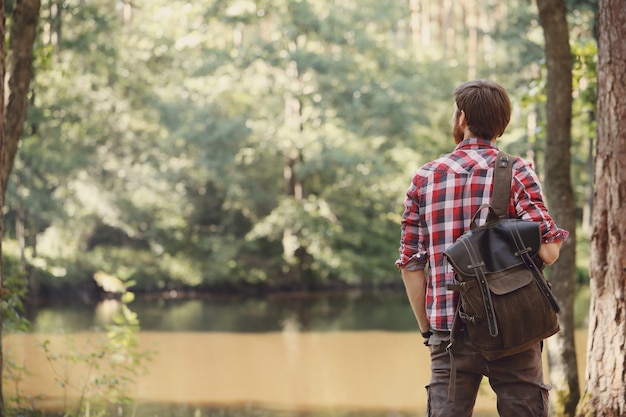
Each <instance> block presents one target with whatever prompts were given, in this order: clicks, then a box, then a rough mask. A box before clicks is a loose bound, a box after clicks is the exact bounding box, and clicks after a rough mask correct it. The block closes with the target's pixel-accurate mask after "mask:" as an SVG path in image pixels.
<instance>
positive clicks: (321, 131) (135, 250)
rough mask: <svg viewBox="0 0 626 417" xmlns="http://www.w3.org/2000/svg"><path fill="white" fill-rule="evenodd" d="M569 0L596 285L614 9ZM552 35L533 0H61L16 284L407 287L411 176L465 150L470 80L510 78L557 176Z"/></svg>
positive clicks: (28, 166) (51, 36) (25, 145)
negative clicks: (603, 68)
mask: <svg viewBox="0 0 626 417" xmlns="http://www.w3.org/2000/svg"><path fill="white" fill-rule="evenodd" d="M567 7H568V12H567V16H568V23H569V28H570V45H571V49H572V54H573V60H574V66H573V78H574V81H573V97H574V104H573V114H572V166H571V168H570V172H571V178H572V183H573V187H574V193H575V199H576V215H577V224H578V228H579V231H578V233H577V239H578V245H577V247H578V249H577V253H578V256H577V271H578V272H577V278H576V280H577V282H578V283H579V284H586V283H587V282H588V261H589V256H588V247H589V243H588V240H589V227H590V226H589V225H590V210H591V201H592V195H593V192H592V183H593V149H594V145H595V144H594V140H595V130H596V125H595V110H594V109H595V102H596V74H595V71H596V69H595V64H596V54H597V41H596V38H595V36H596V34H595V33H594V30H595V27H596V7H597V5H596V4H595V2H594V1H593V0H590V1H568V2H567ZM7 15H9V14H8V13H7ZM7 24H8V25H9V26H10V22H8V23H7ZM543 39H544V38H543V32H542V28H541V26H540V24H539V21H538V16H537V11H536V6H535V5H534V4H533V2H529V1H524V0H513V1H502V0H464V1H461V2H454V1H452V0H446V1H429V0H405V1H400V2H380V1H350V0H316V1H306V0H297V1H295V0H293V1H292V0H271V1H270V0H232V1H224V0H197V1H194V2H188V1H180V0H150V1H143V2H142V1H132V2H131V1H130V0H43V1H42V2H41V13H40V17H39V25H38V31H37V38H36V40H35V45H34V62H33V70H34V74H33V79H32V81H31V92H30V94H29V96H28V114H27V118H26V123H25V127H24V132H23V136H22V139H21V142H20V148H19V152H18V154H17V157H16V159H15V163H14V167H13V170H12V173H11V177H10V180H9V183H8V187H7V194H6V200H5V207H4V240H3V252H4V274H5V280H6V281H7V282H16V283H24V285H26V287H27V288H26V289H27V290H28V294H29V296H30V297H32V298H45V297H47V296H59V295H60V294H64V295H69V296H75V295H76V294H81V295H83V296H86V297H88V298H90V297H94V294H96V293H97V291H109V292H110V291H113V292H114V291H115V287H114V283H115V282H118V281H121V282H123V283H125V284H128V285H130V284H131V283H132V284H133V285H134V287H133V291H135V292H138V293H141V292H166V291H172V290H176V291H188V292H197V291H214V292H242V291H243V292H265V291H278V290H280V291H296V290H298V291H302V290H318V289H329V288H333V289H336V288H346V287H360V288H381V287H388V286H398V285H400V286H401V285H402V284H401V280H400V278H399V274H398V272H397V270H396V267H395V266H394V261H395V259H396V257H397V248H398V244H399V231H400V215H401V212H402V201H403V198H404V193H405V191H406V189H407V187H408V185H409V181H410V178H411V175H412V173H413V171H414V170H415V169H416V168H417V167H419V166H420V165H421V164H422V163H424V162H426V161H428V160H429V159H432V158H434V157H437V156H439V155H441V154H444V153H446V152H449V151H451V150H452V148H453V145H454V142H453V140H452V137H451V133H450V129H451V125H450V123H451V121H450V120H451V115H452V98H451V97H452V90H453V89H454V87H455V86H456V85H458V84H460V83H461V82H463V81H465V80H467V79H473V78H489V79H493V80H496V81H498V82H499V83H501V84H502V85H503V86H504V87H505V88H506V89H507V90H508V92H509V94H510V96H511V100H512V104H513V109H514V113H513V118H512V121H511V125H510V126H509V128H508V129H507V131H506V132H505V134H504V136H503V137H502V138H500V139H499V140H498V144H499V146H500V147H501V148H502V149H504V150H506V151H508V152H509V153H515V154H518V155H522V156H523V157H524V158H526V159H529V160H531V161H533V163H534V166H535V168H536V170H537V172H538V174H539V176H540V178H543V176H544V175H545V172H544V170H543V165H544V161H545V158H549V157H550V155H546V153H545V143H546V130H545V125H546V115H545V102H546V63H545V57H544V51H543V46H544V45H543V42H544V40H543ZM566 174H567V170H566V169H564V170H563V175H566ZM547 198H548V205H549V204H550V196H547ZM15 285H18V284H15Z"/></svg>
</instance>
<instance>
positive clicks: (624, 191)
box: [576, 0, 626, 417]
mask: <svg viewBox="0 0 626 417" xmlns="http://www.w3.org/2000/svg"><path fill="white" fill-rule="evenodd" d="M625 37H626V2H624V1H623V0H600V2H599V8H598V66H597V74H598V101H597V120H598V127H597V141H596V162H595V195H594V207H593V217H592V219H593V220H592V235H591V259H590V263H591V265H590V270H589V272H590V291H591V307H590V312H589V337H588V342H587V380H586V387H585V394H584V396H583V399H582V401H581V404H580V405H579V408H578V409H577V413H576V414H577V415H578V416H597V417H603V416H606V417H613V416H623V415H625V414H626V350H624V345H626V297H625V296H624V293H625V291H626V263H625V258H624V253H626V206H625V205H624V199H625V198H626V161H625V160H624V155H626V141H625V140H624V137H625V136H626V83H624V72H625V71H626V42H624V38H625Z"/></svg>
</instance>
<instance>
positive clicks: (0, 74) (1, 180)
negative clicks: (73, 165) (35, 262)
mask: <svg viewBox="0 0 626 417" xmlns="http://www.w3.org/2000/svg"><path fill="white" fill-rule="evenodd" d="M5 7H6V4H5V1H4V0H0V39H5V36H6V25H5V23H6V16H5V14H4V10H5ZM4 44H5V43H4V42H0V80H4V72H5V71H4V55H5V48H4ZM4 115H5V112H4V83H0V163H2V166H1V167H0V295H1V294H2V292H3V289H4V282H3V277H4V275H3V270H2V240H3V239H2V236H3V229H2V218H3V210H2V208H3V207H4V195H5V192H4V191H5V190H6V183H7V177H6V176H5V175H4V163H3V161H4V158H5V154H6V146H5V145H6V143H5V137H4ZM3 321H4V311H3V309H2V308H0V377H1V376H2V375H3V370H4V348H3V344H2V343H1V341H2V322H3ZM0 381H2V378H0ZM4 415H5V414H4V390H3V389H2V384H0V417H4Z"/></svg>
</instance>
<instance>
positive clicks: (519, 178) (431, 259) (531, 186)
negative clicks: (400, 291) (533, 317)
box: [396, 139, 569, 331]
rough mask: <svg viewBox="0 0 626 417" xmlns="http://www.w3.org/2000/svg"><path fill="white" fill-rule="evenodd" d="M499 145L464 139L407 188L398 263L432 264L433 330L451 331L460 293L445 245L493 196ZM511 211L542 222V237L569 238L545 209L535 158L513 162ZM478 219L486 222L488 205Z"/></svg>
mask: <svg viewBox="0 0 626 417" xmlns="http://www.w3.org/2000/svg"><path fill="white" fill-rule="evenodd" d="M497 154H498V148H497V147H496V146H495V145H494V144H493V143H492V142H490V141H488V140H484V139H466V140H464V141H463V142H461V143H460V144H459V145H458V146H457V147H456V149H455V150H454V151H453V152H452V153H450V154H448V155H445V156H443V157H441V158H439V159H437V160H435V161H432V162H429V163H427V164H426V165H424V166H423V167H421V168H420V169H419V170H418V171H417V172H416V173H415V175H414V176H413V182H412V184H411V186H410V187H409V189H408V191H407V193H406V199H405V201H404V206H405V209H404V214H403V215H402V235H401V240H400V248H399V252H400V258H399V259H398V260H397V261H396V264H397V265H398V267H399V268H406V269H407V270H417V269H423V268H424V267H425V266H426V265H428V284H427V286H426V312H427V314H428V318H429V320H430V325H431V327H432V328H433V329H435V330H441V331H447V330H450V329H451V328H452V320H453V319H454V314H455V310H456V304H457V298H458V296H457V294H456V293H455V292H453V291H449V290H447V289H446V284H447V283H453V282H454V272H453V271H452V268H451V267H450V266H449V265H448V264H447V262H445V261H444V256H443V251H444V250H445V249H446V248H447V247H448V246H449V245H451V244H452V243H453V242H454V241H455V240H456V239H457V238H458V237H459V236H461V235H462V234H463V233H464V232H466V231H467V230H468V229H469V225H470V221H471V219H472V216H473V215H474V212H475V211H476V210H477V209H478V208H479V207H480V206H481V205H482V204H486V203H489V202H490V201H491V190H492V188H493V187H492V180H493V170H494V165H495V161H496V156H497ZM511 187H512V188H511V190H512V191H511V203H510V205H509V217H511V218H519V219H523V220H529V221H535V222H539V223H540V224H541V233H542V238H543V242H546V243H547V242H558V241H563V240H565V239H567V236H568V234H569V232H567V231H566V230H562V229H559V228H558V227H557V226H556V224H555V223H554V221H553V220H552V218H551V217H550V215H549V214H548V211H547V209H546V206H545V204H544V201H543V195H542V192H541V185H540V184H539V180H538V178H537V174H536V173H535V171H534V170H533V168H532V166H531V164H530V163H529V162H527V161H525V160H523V159H521V158H519V157H517V158H515V161H514V163H513V179H512V182H511ZM483 211H484V213H481V215H482V218H481V219H480V220H478V221H477V223H478V224H482V223H483V222H484V221H485V219H486V215H487V213H486V212H487V210H483Z"/></svg>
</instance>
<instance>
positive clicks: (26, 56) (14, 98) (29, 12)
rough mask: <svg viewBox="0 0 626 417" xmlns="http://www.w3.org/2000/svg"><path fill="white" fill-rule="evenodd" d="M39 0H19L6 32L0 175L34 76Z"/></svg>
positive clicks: (9, 159)
mask: <svg viewBox="0 0 626 417" xmlns="http://www.w3.org/2000/svg"><path fill="white" fill-rule="evenodd" d="M40 7H41V1H40V0H18V1H17V3H16V5H15V10H14V11H13V22H12V24H11V33H10V34H9V50H8V54H7V60H6V72H7V76H8V78H9V80H8V87H9V91H8V93H9V94H8V101H7V103H6V114H7V115H10V116H8V117H6V118H5V120H4V135H5V139H6V143H5V146H6V148H5V153H4V155H3V158H2V178H3V179H4V178H8V177H9V174H10V173H11V169H12V168H13V161H14V160H15V155H16V154H17V145H18V143H19V140H20V137H21V136H22V130H23V129H24V120H26V107H27V104H28V89H29V86H30V80H31V78H32V75H33V68H32V67H33V44H34V42H35V36H36V33H37V21H38V18H39V9H40ZM5 190H6V183H4V182H3V183H2V192H3V193H4V192H5Z"/></svg>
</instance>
